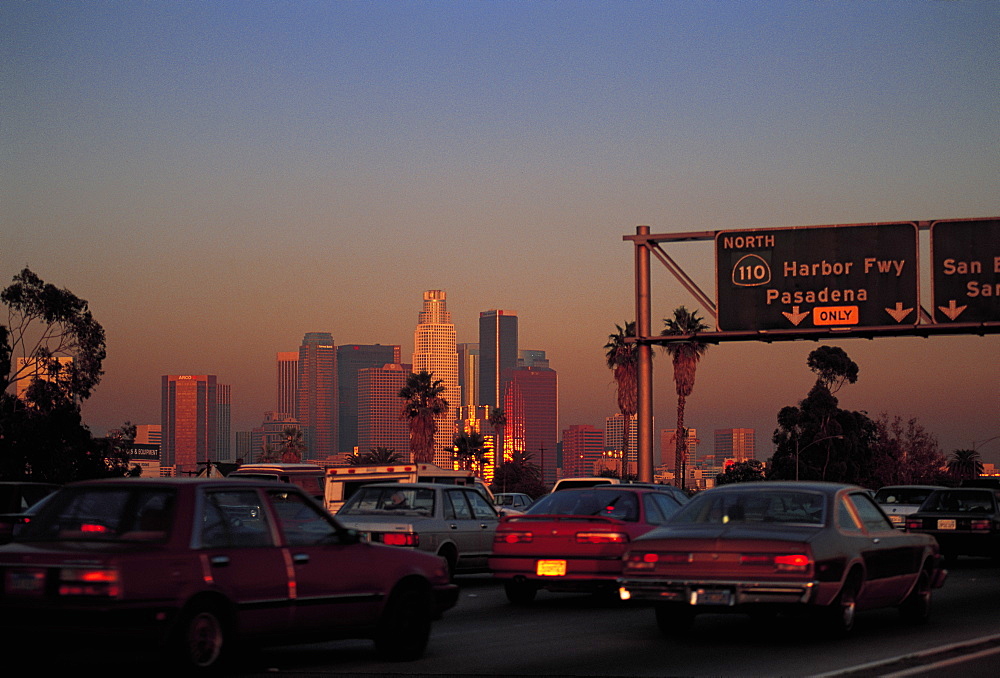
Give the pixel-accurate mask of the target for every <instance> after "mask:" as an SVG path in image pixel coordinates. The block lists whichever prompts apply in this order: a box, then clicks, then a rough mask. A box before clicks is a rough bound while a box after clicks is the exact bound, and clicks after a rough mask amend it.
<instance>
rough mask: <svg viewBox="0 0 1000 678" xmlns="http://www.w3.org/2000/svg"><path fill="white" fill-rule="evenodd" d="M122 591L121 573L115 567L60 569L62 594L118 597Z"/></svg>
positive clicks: (60, 589)
mask: <svg viewBox="0 0 1000 678" xmlns="http://www.w3.org/2000/svg"><path fill="white" fill-rule="evenodd" d="M121 593H122V582H121V575H120V573H119V572H118V570H117V569H115V568H113V567H110V568H105V569H89V568H75V567H64V568H63V569H62V570H60V571H59V595H60V596H96V597H101V598H118V597H120V596H121Z"/></svg>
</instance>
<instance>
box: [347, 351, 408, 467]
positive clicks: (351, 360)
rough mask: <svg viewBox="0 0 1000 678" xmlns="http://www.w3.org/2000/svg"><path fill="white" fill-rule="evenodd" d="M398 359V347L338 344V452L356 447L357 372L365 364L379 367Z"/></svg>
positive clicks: (365, 365)
mask: <svg viewBox="0 0 1000 678" xmlns="http://www.w3.org/2000/svg"><path fill="white" fill-rule="evenodd" d="M399 358H400V353H399V346H396V345H388V346H383V345H381V344H367V345H366V344H345V345H343V346H338V347H337V401H338V403H339V405H340V415H339V417H340V422H339V429H340V433H339V436H340V437H339V443H338V445H337V449H338V451H339V452H341V453H350V452H353V451H354V448H355V447H358V372H359V371H360V370H363V369H366V368H368V367H382V365H385V364H387V363H397V364H398V363H399ZM360 451H361V452H367V451H368V450H360Z"/></svg>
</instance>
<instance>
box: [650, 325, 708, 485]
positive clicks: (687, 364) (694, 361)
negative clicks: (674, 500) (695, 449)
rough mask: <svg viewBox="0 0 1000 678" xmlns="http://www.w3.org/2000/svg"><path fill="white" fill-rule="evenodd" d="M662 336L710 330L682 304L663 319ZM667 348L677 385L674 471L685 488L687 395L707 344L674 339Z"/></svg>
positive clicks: (691, 387) (689, 392)
mask: <svg viewBox="0 0 1000 678" xmlns="http://www.w3.org/2000/svg"><path fill="white" fill-rule="evenodd" d="M663 324H664V325H663V332H662V333H661V334H662V335H663V336H670V335H672V334H673V335H677V334H696V333H698V332H704V331H705V330H707V329H709V326H708V325H706V324H705V323H704V322H703V320H702V318H699V317H698V312H697V311H694V312H689V311H688V310H687V309H686V308H684V307H683V306H680V307H678V308H676V309H674V317H673V318H664V319H663ZM664 350H666V352H667V353H668V354H670V356H671V358H672V359H673V361H674V385H675V386H676V387H677V435H676V438H677V446H676V448H675V451H674V467H675V473H677V475H678V477H679V478H680V481H681V483H680V487H681V489H684V485H685V482H686V481H685V478H684V476H685V475H686V473H687V436H686V435H684V405H685V403H686V401H687V397H688V396H689V395H691V391H692V390H694V374H695V370H696V369H697V367H698V361H699V360H701V357H702V356H703V355H705V351H707V350H708V345H707V344H703V343H701V342H700V341H697V340H696V339H689V340H687V341H677V342H671V343H669V344H665V345H664Z"/></svg>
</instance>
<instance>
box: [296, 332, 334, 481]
mask: <svg viewBox="0 0 1000 678" xmlns="http://www.w3.org/2000/svg"><path fill="white" fill-rule="evenodd" d="M297 394H298V395H297V396H296V409H295V418H296V419H298V420H299V422H301V424H302V432H303V438H305V442H306V456H308V457H310V458H312V459H316V460H319V461H326V460H328V459H333V458H334V457H335V456H336V453H337V442H338V441H337V423H338V422H337V349H336V347H335V346H334V344H333V335H331V334H330V333H329V332H307V333H306V335H305V337H304V338H303V339H302V346H300V347H299V379H298V389H297Z"/></svg>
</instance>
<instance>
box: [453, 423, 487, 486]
mask: <svg viewBox="0 0 1000 678" xmlns="http://www.w3.org/2000/svg"><path fill="white" fill-rule="evenodd" d="M453 442H454V444H455V455H456V456H457V457H458V460H459V463H460V465H461V467H462V468H464V469H467V470H470V471H475V472H476V474H477V475H480V476H481V475H482V470H483V463H484V461H485V454H486V439H485V438H483V436H482V435H481V434H479V433H476V432H475V431H472V432H470V433H464V432H463V433H461V434H459V435H458V436H456V437H455V439H454V441H453Z"/></svg>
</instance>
